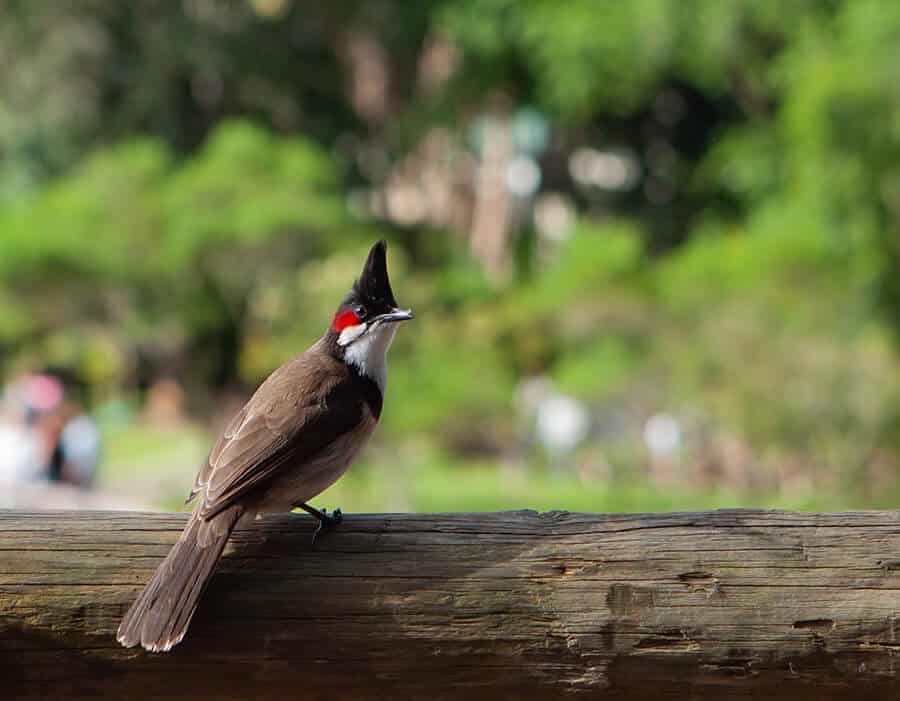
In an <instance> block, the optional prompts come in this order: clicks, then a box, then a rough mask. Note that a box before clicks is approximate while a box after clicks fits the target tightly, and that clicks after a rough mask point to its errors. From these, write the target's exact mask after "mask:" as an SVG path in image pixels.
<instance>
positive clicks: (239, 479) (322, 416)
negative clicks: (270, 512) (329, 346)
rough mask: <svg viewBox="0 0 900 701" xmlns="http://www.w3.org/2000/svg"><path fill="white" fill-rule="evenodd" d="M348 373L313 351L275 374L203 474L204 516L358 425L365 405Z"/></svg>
mask: <svg viewBox="0 0 900 701" xmlns="http://www.w3.org/2000/svg"><path fill="white" fill-rule="evenodd" d="M345 373H346V370H345V367H344V366H343V363H338V362H337V361H334V360H332V359H331V358H322V357H317V356H315V355H312V354H308V353H307V354H303V355H301V356H298V357H297V358H295V359H294V360H293V361H291V362H289V363H287V364H285V365H283V366H282V367H281V368H279V369H278V370H276V371H275V372H274V373H272V375H270V376H269V378H268V379H267V380H266V381H265V382H264V383H263V384H262V385H261V386H260V388H259V389H258V390H257V391H256V393H255V394H254V395H253V397H251V399H250V401H248V402H247V404H246V405H245V406H244V408H243V409H241V411H239V412H238V414H237V416H235V417H234V419H233V420H232V422H231V423H230V424H229V426H228V428H227V429H226V430H225V432H224V433H223V434H222V436H221V437H220V438H219V440H218V441H217V442H216V444H215V446H214V447H213V449H212V450H211V451H210V454H209V458H208V460H207V463H206V465H204V466H203V468H202V469H201V470H200V472H199V474H198V475H197V479H196V481H195V483H194V489H193V490H192V496H194V495H196V494H202V495H203V496H202V501H201V505H200V516H201V517H202V518H204V519H208V518H211V517H212V516H214V515H215V514H217V513H219V512H220V511H222V510H223V509H225V508H227V507H228V506H230V505H231V504H234V503H235V501H236V500H238V499H239V498H241V497H242V496H244V495H245V494H247V493H248V492H249V491H251V490H253V489H254V488H256V487H258V486H260V485H262V484H264V483H266V482H268V481H269V480H270V479H271V478H272V477H273V475H274V473H275V472H277V470H278V468H279V467H281V466H282V465H286V464H290V465H296V464H299V463H302V462H303V461H304V460H308V459H309V458H311V457H313V456H315V455H316V453H318V452H319V451H321V450H322V449H323V448H325V447H327V446H328V445H329V444H330V443H331V442H332V441H334V440H335V439H336V438H337V437H338V436H340V435H341V434H343V433H345V432H347V431H349V430H351V429H352V428H353V427H354V426H356V425H357V424H358V422H359V421H360V419H361V417H362V403H361V402H360V401H359V399H358V397H357V396H356V395H354V394H353V393H352V392H347V391H346V383H345V382H342V380H345ZM310 378H315V381H314V382H310V381H309V380H310ZM310 384H313V385H315V386H316V390H310V388H309V385H310ZM304 385H306V386H304Z"/></svg>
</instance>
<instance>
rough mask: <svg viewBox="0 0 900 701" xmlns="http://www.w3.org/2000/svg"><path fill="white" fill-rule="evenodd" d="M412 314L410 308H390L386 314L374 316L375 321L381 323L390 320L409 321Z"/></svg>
mask: <svg viewBox="0 0 900 701" xmlns="http://www.w3.org/2000/svg"><path fill="white" fill-rule="evenodd" d="M413 316H414V314H413V313H412V309H392V310H391V311H389V312H388V313H387V314H381V315H379V316H377V317H375V321H380V322H383V323H389V322H392V321H409V320H410V319H412V318H413Z"/></svg>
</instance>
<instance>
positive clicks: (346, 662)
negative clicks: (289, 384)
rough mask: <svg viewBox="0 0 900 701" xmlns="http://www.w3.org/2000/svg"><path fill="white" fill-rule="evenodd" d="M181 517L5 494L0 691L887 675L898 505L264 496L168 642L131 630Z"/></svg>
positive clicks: (769, 686)
mask: <svg viewBox="0 0 900 701" xmlns="http://www.w3.org/2000/svg"><path fill="white" fill-rule="evenodd" d="M185 520H186V515H185V514H144V513H124V512H122V513H116V512H94V513H87V512H43V513H26V512H16V511H5V512H4V511H0V698H4V699H6V698H63V697H77V696H91V695H103V696H107V697H109V698H130V699H140V698H153V697H165V698H173V697H179V698H180V697H185V698H190V699H211V698H232V697H244V698H255V699H264V698H282V699H283V698H298V697H302V698H304V699H317V698H321V699H326V698H327V699H331V700H332V701H335V700H336V699H341V698H343V699H369V698H388V699H454V698H464V699H467V700H469V701H471V700H473V699H480V698H493V699H507V698H515V699H556V698H560V697H561V696H562V695H564V694H572V695H580V696H581V697H582V698H604V699H606V698H610V699H626V698H627V699H653V700H654V701H659V700H661V699H688V698H700V697H702V698H722V699H726V698H727V699H742V698H759V697H760V696H761V695H763V694H765V695H766V696H768V697H769V698H771V699H779V698H790V699H815V700H816V701H820V700H821V699H827V698H841V699H845V698H854V697H857V696H859V697H865V698H869V697H871V698H875V694H878V695H879V696H880V697H881V698H898V693H900V682H898V678H897V670H900V658H898V656H897V655H898V651H900V623H898V611H900V514H898V513H896V512H853V513H841V514H798V513H785V512H763V511H716V512H703V513H671V514H653V515H602V516H601V515H593V514H570V513H565V512H550V513H545V514H537V513H535V512H531V511H522V512H509V513H491V514H407V515H393V514H391V515H384V514H378V515H348V516H346V517H345V519H344V521H343V523H341V524H340V525H339V526H337V528H336V529H335V530H333V531H329V532H326V533H325V534H324V535H322V536H321V537H320V539H319V540H318V541H317V543H316V544H315V546H311V545H310V535H311V533H312V519H310V518H309V517H307V516H305V515H304V516H299V515H293V514H287V515H283V516H273V517H266V518H264V519H262V520H260V521H258V522H257V523H256V524H254V525H253V526H251V527H250V528H246V529H242V530H239V531H236V532H235V534H234V536H233V538H232V543H231V545H230V546H229V549H228V550H227V551H226V554H225V556H224V558H223V560H222V562H221V563H220V566H219V570H218V573H217V574H216V575H215V576H214V577H213V581H212V584H211V585H210V588H209V589H208V590H207V592H206V594H205V596H204V599H203V601H202V603H201V605H200V608H199V609H198V612H197V615H196V617H195V619H194V622H193V624H192V626H191V629H190V630H189V632H188V635H187V637H186V639H185V641H184V642H183V643H182V644H181V645H180V646H179V647H177V648H175V650H173V651H172V652H171V653H169V654H161V655H153V654H150V653H146V652H143V651H141V650H125V649H123V648H121V647H119V645H118V644H117V643H116V641H115V630H116V627H117V626H118V623H119V619H120V617H121V616H122V614H123V613H124V612H125V611H126V609H127V607H128V606H129V605H130V603H131V601H132V600H133V599H134V597H135V595H136V594H137V592H138V590H139V588H140V587H141V586H142V585H143V584H144V582H146V581H147V579H148V578H149V577H150V574H151V572H152V571H153V569H154V568H155V567H156V566H157V565H158V564H159V562H160V561H161V560H162V558H163V556H164V555H165V554H166V552H167V551H168V548H169V546H170V545H171V544H172V543H173V542H174V540H175V539H176V537H177V536H178V533H179V532H180V530H181V528H182V526H183V525H184V523H185ZM895 668H896V669H895ZM4 687H5V691H4Z"/></svg>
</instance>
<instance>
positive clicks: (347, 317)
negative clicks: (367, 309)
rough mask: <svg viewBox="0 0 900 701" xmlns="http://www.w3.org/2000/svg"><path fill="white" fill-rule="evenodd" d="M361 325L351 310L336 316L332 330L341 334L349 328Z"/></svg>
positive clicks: (332, 323)
mask: <svg viewBox="0 0 900 701" xmlns="http://www.w3.org/2000/svg"><path fill="white" fill-rule="evenodd" d="M358 323H359V317H358V316H356V314H354V313H353V310H351V309H345V310H344V311H342V312H338V313H337V314H335V315H334V321H332V322H331V330H332V331H334V332H335V333H340V332H341V331H343V330H344V329H346V328H347V327H348V326H356V325H357V324H358Z"/></svg>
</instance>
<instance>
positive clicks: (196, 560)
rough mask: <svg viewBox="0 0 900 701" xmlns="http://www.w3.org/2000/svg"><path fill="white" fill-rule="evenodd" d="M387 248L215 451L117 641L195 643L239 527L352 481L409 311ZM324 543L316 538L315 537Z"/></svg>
mask: <svg viewBox="0 0 900 701" xmlns="http://www.w3.org/2000/svg"><path fill="white" fill-rule="evenodd" d="M386 250H387V244H386V243H385V242H384V241H383V240H382V241H378V242H377V243H376V244H375V245H374V246H372V248H371V250H370V251H369V254H368V256H367V258H366V261H365V264H364V266H363V269H362V273H361V274H360V276H359V278H357V280H356V281H355V282H354V283H353V286H352V288H351V290H350V293H349V294H348V295H347V296H346V297H345V298H344V300H343V301H342V302H341V304H340V305H339V306H338V308H337V311H336V312H335V313H334V316H333V317H332V320H331V324H330V325H329V327H328V328H327V330H326V331H325V333H324V334H323V335H322V337H321V338H320V339H319V340H318V341H317V342H316V343H314V344H313V345H312V346H311V347H309V348H308V349H307V350H306V351H304V352H302V353H300V354H299V355H297V356H295V357H294V358H293V359H291V360H289V361H287V362H286V363H285V364H284V365H282V366H281V367H279V368H278V369H277V370H275V371H274V372H272V374H271V375H269V377H268V378H267V379H266V380H265V381H264V382H263V383H262V384H261V385H260V386H259V388H258V389H257V390H256V392H255V393H254V394H253V396H252V397H251V398H250V399H249V400H248V401H247V403H246V404H245V405H244V406H243V408H241V409H240V411H238V412H237V414H236V415H235V416H234V418H233V419H232V420H231V422H230V424H229V425H228V426H227V428H226V429H225V431H224V432H223V433H222V435H221V436H220V437H219V438H218V440H217V441H216V442H215V444H214V445H213V447H212V450H211V451H210V452H209V456H208V458H207V460H206V462H205V463H204V464H203V465H202V467H201V468H200V470H199V472H198V473H197V476H196V479H195V480H194V485H193V488H192V489H191V492H190V495H189V496H188V499H187V501H186V503H190V502H192V501H193V502H195V507H194V510H193V512H192V514H191V516H190V518H189V520H188V523H187V525H186V526H185V528H184V531H183V532H182V533H181V535H180V536H179V538H178V540H177V541H176V543H175V545H174V546H172V549H171V550H170V552H169V554H168V555H167V556H166V558H165V560H164V561H163V562H162V563H161V564H160V565H159V567H158V568H157V570H156V572H155V573H154V574H153V576H152V577H151V579H150V581H149V582H148V583H147V585H146V586H145V587H144V589H143V590H142V591H141V593H140V594H139V595H138V597H137V599H136V600H135V602H134V603H133V604H132V606H131V608H130V609H129V610H128V612H127V613H126V614H125V616H124V617H123V619H122V622H121V624H120V625H119V628H118V632H117V635H116V639H117V640H118V641H119V643H121V644H122V645H123V646H125V647H135V646H137V645H141V646H142V647H143V648H144V649H145V650H148V651H150V652H168V651H169V650H171V649H172V648H173V647H174V646H175V645H177V644H178V643H180V642H181V641H182V639H183V638H184V636H185V633H187V630H188V626H189V625H190V622H191V618H192V617H193V615H194V612H195V611H196V609H197V605H198V603H199V601H200V598H201V596H202V595H203V591H204V589H205V588H206V585H207V584H208V582H209V580H210V578H211V577H212V574H213V571H214V570H215V567H216V563H217V562H218V560H219V558H220V556H221V555H222V551H223V550H224V549H225V545H226V543H227V542H228V539H229V537H230V535H231V532H232V531H233V530H234V529H235V527H237V526H238V525H239V524H242V525H243V524H249V523H251V522H252V521H254V520H255V519H256V518H257V516H258V515H260V514H264V513H272V512H283V511H291V510H293V509H294V508H302V509H303V510H305V511H307V512H308V513H310V514H311V515H313V516H315V517H316V518H317V519H318V526H317V528H316V533H318V532H319V529H320V528H321V527H322V525H323V524H325V525H333V524H334V523H336V522H337V521H339V520H340V517H341V513H340V510H337V509H336V510H335V511H334V512H333V513H332V514H331V515H329V514H328V513H327V511H324V510H323V511H319V510H317V509H315V508H313V507H312V506H310V505H309V501H310V500H311V499H313V498H314V497H315V496H317V495H318V494H319V493H321V492H322V491H324V490H325V489H326V488H328V487H329V486H330V485H332V484H333V483H334V482H335V481H336V480H337V479H338V478H340V477H341V475H343V474H344V473H345V472H346V471H347V469H348V468H349V466H350V464H351V463H352V462H353V460H354V458H355V457H356V456H357V454H358V453H359V451H360V449H361V448H362V447H363V446H364V445H365V444H366V442H367V441H368V440H369V438H370V437H371V435H372V432H373V431H374V429H375V426H376V424H377V423H378V419H379V417H380V416H381V409H382V404H383V401H384V391H385V383H386V381H387V363H386V358H387V352H388V349H389V348H390V346H391V342H392V341H393V340H394V335H395V333H396V331H397V327H398V322H401V321H406V320H408V319H412V318H413V313H412V310H410V309H401V308H400V307H399V306H398V304H397V301H396V299H395V298H394V293H393V291H392V290H391V284H390V280H389V278H388V272H387V258H386ZM314 537H315V536H314Z"/></svg>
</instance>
